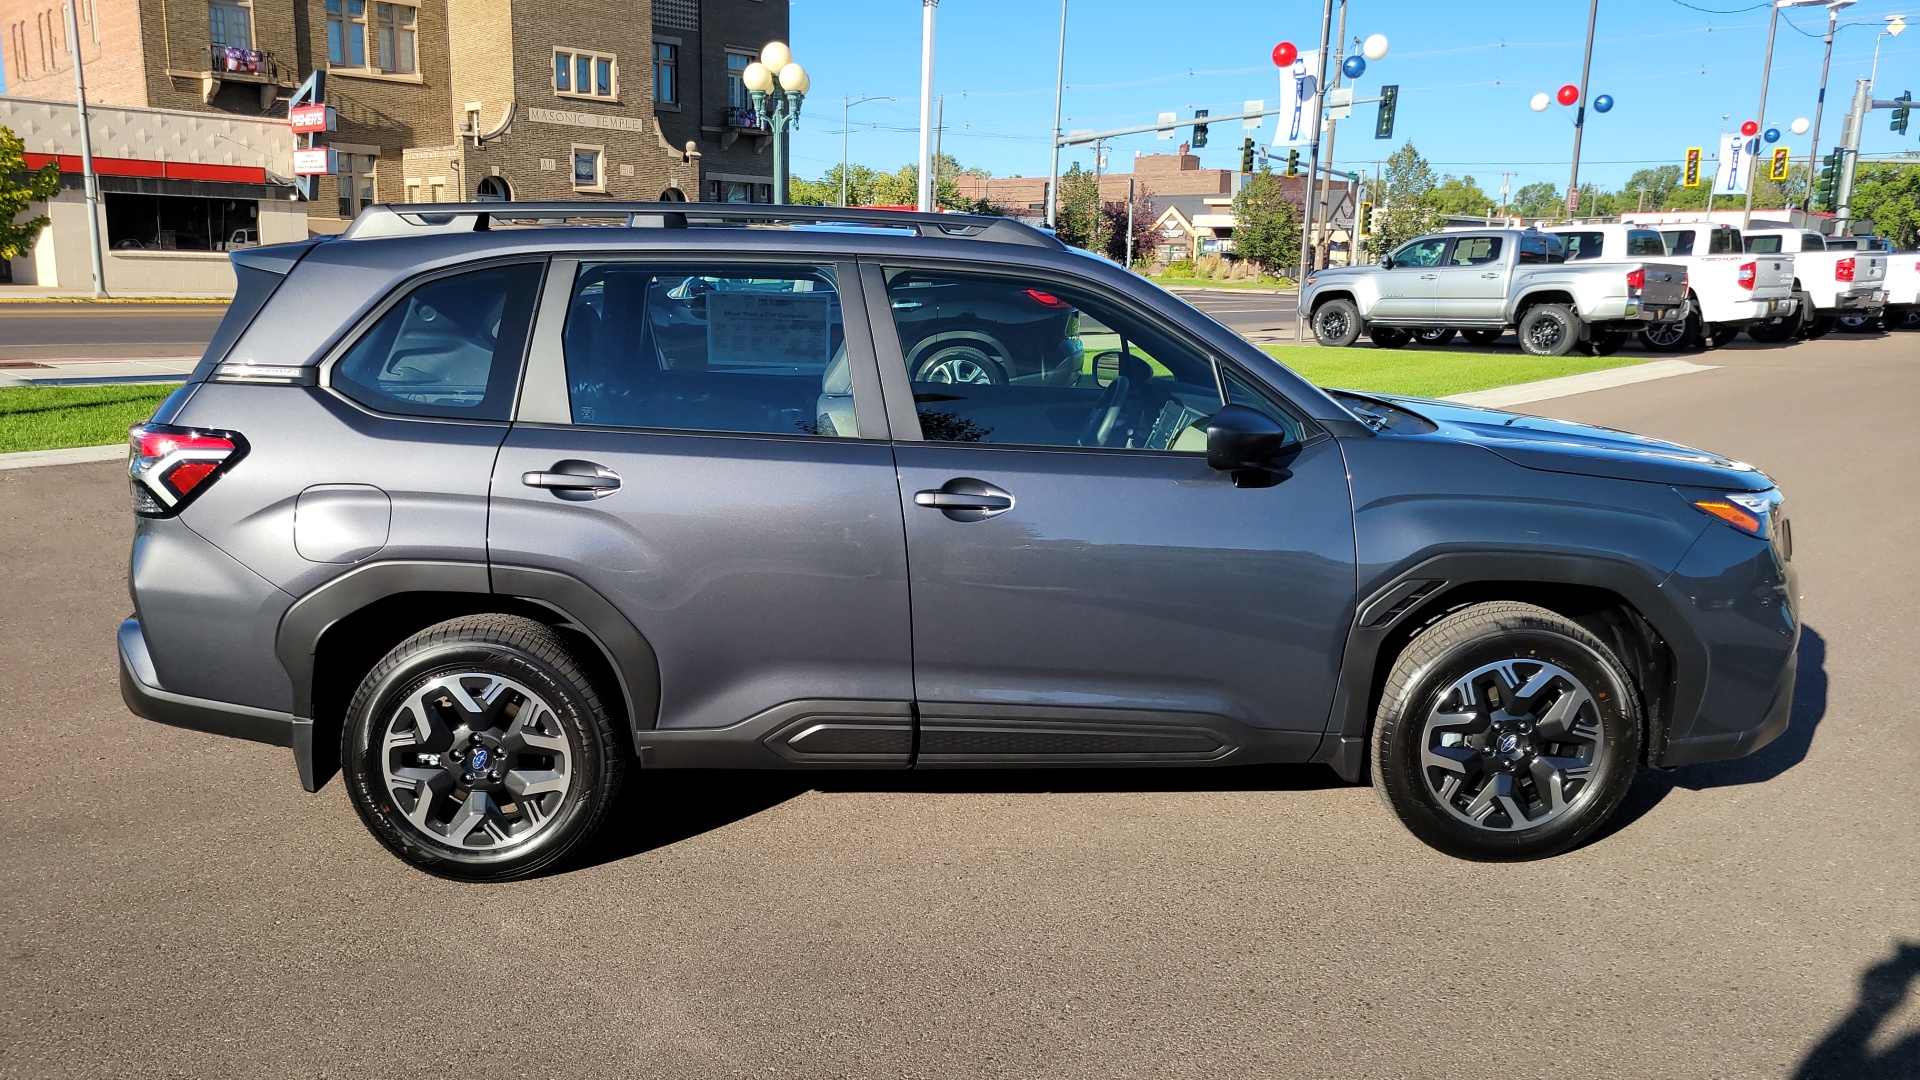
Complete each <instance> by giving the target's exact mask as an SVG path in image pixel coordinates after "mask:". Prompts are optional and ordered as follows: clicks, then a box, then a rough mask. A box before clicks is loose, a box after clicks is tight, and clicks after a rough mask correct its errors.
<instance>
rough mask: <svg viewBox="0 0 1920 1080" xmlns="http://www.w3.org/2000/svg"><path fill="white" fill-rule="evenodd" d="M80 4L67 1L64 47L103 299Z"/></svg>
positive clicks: (96, 289)
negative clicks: (69, 53) (69, 58)
mask: <svg viewBox="0 0 1920 1080" xmlns="http://www.w3.org/2000/svg"><path fill="white" fill-rule="evenodd" d="M79 3H80V0H67V3H66V9H67V43H68V44H69V45H72V46H73V95H74V100H76V101H78V102H79V104H80V169H81V172H82V174H83V179H84V181H85V183H86V191H87V246H88V250H89V251H90V252H91V253H92V258H93V295H94V297H95V298H96V299H98V298H102V297H105V296H106V295H107V272H106V269H105V268H104V267H103V266H102V265H101V259H100V181H99V179H98V176H97V174H95V173H94V171H93V121H92V120H91V119H90V118H89V117H88V116H87V77H86V74H85V69H84V68H83V67H82V66H81V63H80V12H79V10H78V5H79Z"/></svg>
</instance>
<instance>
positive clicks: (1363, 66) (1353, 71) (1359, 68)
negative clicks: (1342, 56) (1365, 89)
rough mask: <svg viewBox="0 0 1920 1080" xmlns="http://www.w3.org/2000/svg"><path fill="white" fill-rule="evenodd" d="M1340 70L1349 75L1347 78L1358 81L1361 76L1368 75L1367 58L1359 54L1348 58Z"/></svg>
mask: <svg viewBox="0 0 1920 1080" xmlns="http://www.w3.org/2000/svg"><path fill="white" fill-rule="evenodd" d="M1340 70H1341V71H1344V72H1346V73H1347V78H1349V79H1357V78H1359V77H1360V76H1361V75H1363V74H1365V73H1366V70H1367V58H1366V57H1364V56H1361V55H1360V54H1358V53H1355V54H1354V55H1352V56H1349V57H1347V58H1346V60H1345V61H1344V62H1343V63H1341V65H1340Z"/></svg>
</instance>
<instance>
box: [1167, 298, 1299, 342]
mask: <svg viewBox="0 0 1920 1080" xmlns="http://www.w3.org/2000/svg"><path fill="white" fill-rule="evenodd" d="M1169 291H1170V292H1172V293H1173V294H1174V295H1175V296H1178V297H1179V298H1180V299H1182V300H1185V301H1186V302H1187V303H1189V304H1192V305H1193V306H1194V307H1197V308H1199V309H1200V310H1201V311H1204V312H1206V313H1207V314H1208V315H1211V316H1213V317H1214V319H1215V320H1217V321H1219V322H1221V323H1225V324H1226V325H1227V326H1230V327H1232V328H1233V331H1234V332H1235V333H1237V334H1239V335H1240V336H1241V337H1244V338H1246V339H1247V340H1248V341H1252V342H1254V343H1256V344H1260V343H1266V342H1277V341H1292V340H1293V313H1294V310H1295V308H1294V300H1295V295H1294V294H1293V293H1292V292H1284V293H1283V292H1255V291H1251V290H1244V291H1235V290H1230V289H1187V288H1177V289H1171V290H1169Z"/></svg>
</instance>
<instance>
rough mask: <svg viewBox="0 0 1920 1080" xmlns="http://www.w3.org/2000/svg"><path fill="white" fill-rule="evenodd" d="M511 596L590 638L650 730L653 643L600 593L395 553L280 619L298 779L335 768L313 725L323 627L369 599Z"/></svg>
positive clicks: (655, 676) (561, 580) (513, 572)
mask: <svg viewBox="0 0 1920 1080" xmlns="http://www.w3.org/2000/svg"><path fill="white" fill-rule="evenodd" d="M410 593H415V594H442V595H445V594H467V595H472V596H475V597H476V598H477V597H481V596H489V595H500V596H510V597H514V598H516V599H519V600H523V601H527V602H529V603H533V604H537V605H539V606H540V607H543V608H545V609H547V610H548V611H551V612H553V613H554V614H555V615H556V616H557V617H558V618H557V620H556V621H557V622H558V623H560V624H561V625H563V626H565V627H568V628H570V629H575V630H578V631H579V632H580V633H582V634H585V635H586V636H587V637H588V638H590V639H591V640H592V641H593V642H594V644H595V645H596V646H598V647H599V649H600V650H601V652H602V654H603V655H604V656H605V658H606V660H607V662H608V665H609V667H611V669H612V671H613V673H614V677H615V678H616V679H617V680H618V681H619V683H620V691H621V695H622V697H623V698H624V699H625V700H626V702H627V710H628V715H627V722H628V725H629V729H630V730H632V731H635V732H639V731H644V730H649V729H651V728H652V727H653V726H654V721H655V718H656V717H657V716H658V713H659V703H660V668H659V663H658V661H657V659H656V658H655V656H654V653H653V648H652V646H650V645H649V644H647V641H646V639H645V638H643V637H641V636H640V632H639V631H638V630H635V629H634V627H633V624H632V623H630V622H628V621H627V619H626V617H625V616H623V615H621V614H620V612H619V610H618V609H616V608H615V607H614V606H613V605H612V604H610V603H608V602H607V601H606V600H605V599H604V598H603V597H601V596H600V594H599V593H596V592H594V591H593V590H592V589H591V588H589V587H587V586H586V585H585V584H583V583H581V582H580V581H578V580H576V579H574V578H571V577H568V576H567V575H565V574H561V573H558V572H555V571H551V570H535V569H528V568H524V567H509V566H495V567H493V568H492V570H491V573H489V570H488V568H487V567H486V566H485V565H482V564H480V563H464V562H440V561H429V560H404V561H403V560H396V561H391V562H376V563H368V564H366V565H364V566H359V567H356V568H354V569H353V570H351V571H349V572H347V573H345V574H342V575H340V576H339V577H337V578H334V579H333V580H331V581H328V582H327V583H326V584H324V585H321V586H320V587H318V588H316V589H314V590H313V591H312V592H310V593H308V594H306V595H305V596H303V597H301V598H300V599H299V600H297V601H295V602H294V604H293V606H292V607H290V608H288V609H287V613H286V615H285V616H284V617H282V619H281V620H280V630H279V634H278V637H277V638H276V640H275V643H274V651H275V653H276V654H277V655H278V656H279V658H280V663H281V664H282V665H283V666H284V667H285V668H286V669H287V674H288V675H289V676H290V678H291V680H292V683H293V703H294V709H295V714H294V716H293V752H294V760H295V762H296V764H297V765H298V766H299V769H300V782H301V785H302V786H303V787H305V788H306V789H307V790H308V791H318V790H319V789H320V786H321V785H322V784H324V783H326V781H327V779H328V778H329V777H330V776H331V775H332V772H333V769H334V768H335V763H334V762H333V761H332V758H333V756H334V750H333V747H332V746H331V741H332V737H333V736H335V735H337V734H338V733H337V731H328V732H319V731H316V730H315V723H314V720H315V712H316V711H317V710H316V709H315V705H314V667H315V656H316V652H317V649H318V646H319V643H320V640H321V638H322V637H323V636H325V634H326V632H327V631H328V629H330V628H331V627H333V626H334V625H335V624H337V623H339V622H340V621H341V620H342V619H345V618H347V617H349V616H351V615H353V614H355V613H356V612H359V611H361V610H362V609H364V608H366V607H367V606H368V605H370V604H373V603H376V602H378V601H382V600H387V599H390V598H393V597H397V596H403V595H406V594H410Z"/></svg>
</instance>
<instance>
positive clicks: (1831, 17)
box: [1800, 3, 1840, 213]
mask: <svg viewBox="0 0 1920 1080" xmlns="http://www.w3.org/2000/svg"><path fill="white" fill-rule="evenodd" d="M1839 24H1840V8H1839V6H1838V5H1835V4H1831V3H1829V4H1828V5H1827V36H1826V37H1825V38H1824V39H1823V40H1824V41H1825V42H1826V45H1827V51H1826V55H1825V56H1824V57H1822V58H1821V60H1820V98H1819V101H1818V103H1817V104H1816V105H1815V106H1814V109H1813V143H1812V145H1811V146H1809V147H1807V196H1806V198H1805V199H1804V200H1802V201H1801V203H1800V210H1801V212H1802V213H1812V212H1813V163H1814V162H1816V161H1819V160H1820V120H1821V118H1822V117H1824V116H1825V115H1826V114H1827V69H1828V68H1830V67H1831V66H1832V65H1833V32H1834V30H1836V29H1837V28H1838V27H1839Z"/></svg>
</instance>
